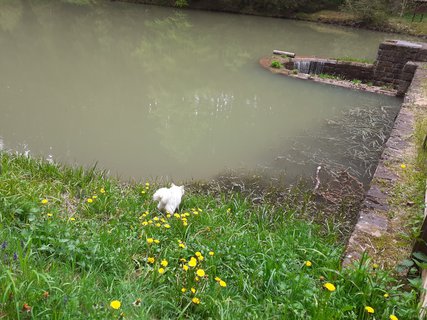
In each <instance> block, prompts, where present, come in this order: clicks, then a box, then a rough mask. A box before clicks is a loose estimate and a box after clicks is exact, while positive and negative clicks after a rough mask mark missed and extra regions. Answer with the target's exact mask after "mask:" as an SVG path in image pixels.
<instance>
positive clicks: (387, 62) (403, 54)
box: [374, 40, 427, 91]
mask: <svg viewBox="0 0 427 320" xmlns="http://www.w3.org/2000/svg"><path fill="white" fill-rule="evenodd" d="M416 61H418V62H426V61H427V44H425V43H413V42H408V41H401V40H387V41H384V42H383V43H381V44H380V46H379V49H378V54H377V60H376V61H375V63H374V83H375V85H379V86H382V85H392V86H393V87H395V88H398V87H399V88H400V87H401V88H402V89H403V88H406V89H407V88H408V87H409V84H410V83H411V81H412V77H413V75H414V72H415V69H416V67H414V66H413V65H408V66H406V64H407V63H408V62H416ZM399 91H401V90H399ZM404 91H406V90H404Z"/></svg>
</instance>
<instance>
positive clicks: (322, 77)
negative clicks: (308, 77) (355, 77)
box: [317, 73, 342, 80]
mask: <svg viewBox="0 0 427 320" xmlns="http://www.w3.org/2000/svg"><path fill="white" fill-rule="evenodd" d="M317 76H318V77H319V78H321V79H332V80H342V78H340V77H339V76H336V75H333V74H329V73H319V74H318V75H317Z"/></svg>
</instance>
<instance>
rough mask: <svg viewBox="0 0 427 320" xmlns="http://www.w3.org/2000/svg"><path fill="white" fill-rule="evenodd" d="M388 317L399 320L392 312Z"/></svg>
mask: <svg viewBox="0 0 427 320" xmlns="http://www.w3.org/2000/svg"><path fill="white" fill-rule="evenodd" d="M389 318H390V320H399V318H398V317H396V316H395V315H394V314H391V315H390V317H389Z"/></svg>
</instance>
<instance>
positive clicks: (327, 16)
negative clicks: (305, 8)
mask: <svg viewBox="0 0 427 320" xmlns="http://www.w3.org/2000/svg"><path fill="white" fill-rule="evenodd" d="M295 18H296V19H299V20H305V21H313V22H322V23H329V24H338V25H344V26H350V27H357V28H367V29H372V30H378V31H385V32H395V33H401V34H409V35H414V36H419V37H422V38H426V37H427V19H424V20H423V21H422V22H419V15H418V16H417V17H416V19H415V21H414V22H412V21H411V20H412V14H410V13H408V14H406V15H404V16H402V17H399V16H388V17H385V18H384V20H383V21H381V22H380V23H373V22H370V23H367V22H364V21H362V20H361V19H360V18H359V17H358V16H357V15H355V14H353V13H351V12H345V11H339V10H321V11H318V12H314V13H298V14H296V15H295Z"/></svg>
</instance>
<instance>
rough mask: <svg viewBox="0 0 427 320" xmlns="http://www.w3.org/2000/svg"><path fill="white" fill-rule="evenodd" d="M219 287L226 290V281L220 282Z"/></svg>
mask: <svg viewBox="0 0 427 320" xmlns="http://www.w3.org/2000/svg"><path fill="white" fill-rule="evenodd" d="M219 285H220V286H221V287H223V288H225V287H226V286H227V283H226V282H225V281H224V280H220V281H219Z"/></svg>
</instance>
